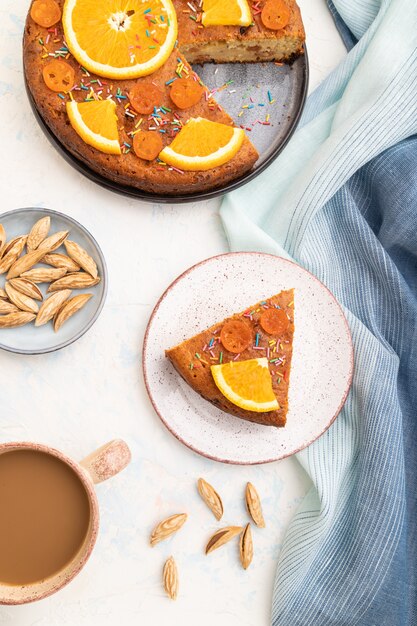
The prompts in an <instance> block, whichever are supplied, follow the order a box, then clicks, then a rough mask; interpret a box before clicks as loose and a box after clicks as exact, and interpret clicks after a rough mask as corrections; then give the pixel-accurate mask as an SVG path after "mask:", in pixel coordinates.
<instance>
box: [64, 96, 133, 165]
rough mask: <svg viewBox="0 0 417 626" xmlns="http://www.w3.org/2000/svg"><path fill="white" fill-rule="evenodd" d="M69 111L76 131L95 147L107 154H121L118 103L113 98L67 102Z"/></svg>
mask: <svg viewBox="0 0 417 626" xmlns="http://www.w3.org/2000/svg"><path fill="white" fill-rule="evenodd" d="M67 113H68V117H69V120H70V122H71V126H72V127H73V129H74V130H75V132H76V133H77V134H78V135H79V136H80V137H81V139H83V141H85V143H87V144H88V145H89V146H93V148H97V150H100V152H105V153H106V154H120V153H121V150H120V144H119V132H118V130H117V116H116V103H115V102H113V100H98V101H96V100H94V101H93V102H75V100H71V102H67Z"/></svg>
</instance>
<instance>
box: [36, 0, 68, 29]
mask: <svg viewBox="0 0 417 626" xmlns="http://www.w3.org/2000/svg"><path fill="white" fill-rule="evenodd" d="M30 17H31V18H32V20H33V21H34V22H36V24H39V26H42V27H43V28H50V27H51V26H53V25H54V24H56V23H57V22H59V20H60V19H61V9H60V8H59V6H58V4H57V3H56V2H55V0H35V2H34V3H33V4H32V6H31V9H30Z"/></svg>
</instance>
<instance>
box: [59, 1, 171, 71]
mask: <svg viewBox="0 0 417 626" xmlns="http://www.w3.org/2000/svg"><path fill="white" fill-rule="evenodd" d="M62 24H63V27H64V32H65V41H66V43H67V45H68V48H69V50H70V51H71V52H72V54H73V55H74V56H75V58H76V59H77V61H78V62H79V63H80V64H81V65H82V66H83V67H86V68H87V69H88V70H90V71H91V72H94V73H95V74H98V75H100V76H106V77H108V78H114V79H127V78H137V77H139V76H146V75H147V74H152V72H155V71H156V70H157V69H158V68H159V67H161V66H162V65H163V64H164V63H165V61H166V60H167V59H168V57H169V55H170V54H171V52H172V50H173V48H174V46H175V42H176V40H177V16H176V13H175V9H174V6H173V4H172V1H171V0H100V2H98V1H97V0H65V5H64V11H63V16H62Z"/></svg>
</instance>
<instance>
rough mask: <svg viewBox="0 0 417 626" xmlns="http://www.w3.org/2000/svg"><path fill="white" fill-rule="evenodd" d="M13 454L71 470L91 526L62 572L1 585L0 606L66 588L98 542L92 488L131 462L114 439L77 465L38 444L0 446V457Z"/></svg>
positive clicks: (96, 510)
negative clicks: (43, 457) (28, 453)
mask: <svg viewBox="0 0 417 626" xmlns="http://www.w3.org/2000/svg"><path fill="white" fill-rule="evenodd" d="M12 450H36V451H38V452H44V453H46V454H50V455H52V456H54V457H56V458H58V459H59V460H61V461H63V462H64V463H66V464H67V465H69V466H70V467H71V469H72V470H73V471H74V472H75V473H76V474H77V476H78V477H79V479H80V481H81V483H82V484H83V486H84V488H85V490H86V493H87V496H88V499H89V503H90V522H89V527H88V531H87V535H86V538H85V540H84V542H83V545H82V546H81V548H80V549H79V551H78V553H77V554H76V555H75V556H74V557H73V559H72V560H71V561H70V563H68V564H67V565H66V566H65V567H64V569H62V570H61V571H59V572H58V573H57V574H54V575H53V576H51V577H49V578H46V579H45V580H42V581H39V582H36V583H31V584H28V585H8V584H4V583H1V582H0V604H24V603H26V602H34V601H35V600H41V599H42V598H45V597H46V596H49V595H51V594H52V593H55V592H56V591H59V589H61V588H62V587H64V586H65V585H66V584H68V583H69V582H70V581H71V580H72V579H73V578H74V577H75V576H76V575H77V574H78V572H79V571H80V570H81V569H82V568H83V567H84V565H85V564H86V562H87V560H88V558H89V556H90V554H91V552H92V550H93V548H94V544H95V542H96V539H97V533H98V527H99V508H98V501H97V496H96V492H95V488H94V485H95V484H97V483H101V482H102V481H104V480H107V479H108V478H111V477H112V476H114V475H115V474H118V473H119V472H120V471H121V470H122V469H124V468H125V467H126V466H127V465H128V463H129V461H130V457H131V455H130V450H129V448H128V446H127V444H126V443H125V442H124V441H122V440H121V439H114V440H113V441H110V442H109V443H106V444H105V445H104V446H102V447H101V448H99V449H98V450H96V451H95V452H93V453H92V454H90V455H89V456H87V457H86V458H85V459H84V460H83V461H81V462H80V463H77V462H76V461H73V460H72V459H70V458H69V457H68V456H66V455H65V454H63V453H62V452H60V451H59V450H55V449H54V448H50V447H49V446H45V445H42V444H37V443H27V442H18V443H16V442H14V443H4V444H0V454H3V453H4V452H10V451H12Z"/></svg>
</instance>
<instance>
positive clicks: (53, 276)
mask: <svg viewBox="0 0 417 626" xmlns="http://www.w3.org/2000/svg"><path fill="white" fill-rule="evenodd" d="M42 260H43V259H42ZM66 273H67V270H66V269H64V268H62V267H35V268H34V269H33V270H29V271H28V272H23V274H21V277H22V278H27V279H28V280H31V281H32V282H33V283H50V282H53V281H55V280H58V279H59V278H62V277H63V276H65V274H66Z"/></svg>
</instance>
